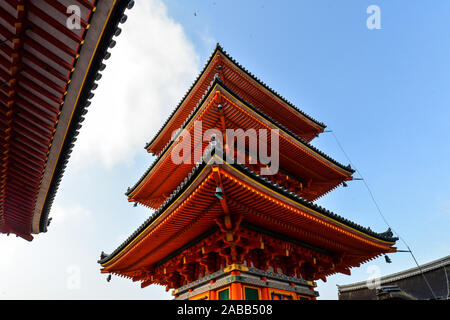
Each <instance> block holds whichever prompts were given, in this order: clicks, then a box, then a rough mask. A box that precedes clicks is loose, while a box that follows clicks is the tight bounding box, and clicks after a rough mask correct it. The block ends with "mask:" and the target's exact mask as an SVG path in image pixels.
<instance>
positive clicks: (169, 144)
mask: <svg viewBox="0 0 450 320" xmlns="http://www.w3.org/2000/svg"><path fill="white" fill-rule="evenodd" d="M216 84H219V85H220V86H222V87H223V88H224V89H225V90H227V91H228V92H229V93H230V94H231V95H232V96H233V97H235V98H236V99H237V100H239V101H240V102H241V103H243V104H244V105H245V106H247V107H248V108H250V109H251V110H253V111H255V112H256V113H257V114H259V115H260V116H262V117H263V118H265V119H266V120H267V121H269V122H271V123H272V124H274V125H275V126H277V127H279V128H281V129H282V130H283V131H285V132H287V133H288V134H289V135H291V136H292V137H293V138H294V139H296V140H297V141H299V142H300V143H302V144H303V145H305V146H306V147H308V148H309V149H311V150H313V151H314V152H316V153H318V154H319V155H321V156H322V157H324V158H325V159H327V160H328V161H330V162H332V163H333V164H335V165H336V166H338V167H340V168H341V169H343V170H345V171H347V172H348V173H349V174H350V175H351V174H353V173H354V172H355V170H353V169H352V168H351V167H350V166H349V165H347V166H344V165H343V164H341V163H339V162H338V161H336V160H334V159H333V158H331V157H330V156H328V155H327V154H325V153H324V152H322V151H320V150H319V149H317V148H316V147H314V146H313V145H311V144H309V143H308V142H306V141H305V140H303V139H302V138H301V137H299V136H297V135H296V134H295V133H293V132H292V131H291V130H289V129H288V128H286V127H285V126H283V125H282V124H281V123H279V122H277V121H275V120H274V119H272V118H271V117H269V116H268V115H266V114H265V113H264V112H262V111H261V110H259V109H258V108H256V107H255V106H253V105H252V104H250V103H249V102H248V101H246V100H245V99H244V98H242V97H241V96H239V95H238V94H237V93H235V92H234V91H233V90H232V89H231V88H229V87H228V86H227V85H226V84H225V83H223V82H222V81H221V80H220V78H219V77H215V78H214V80H213V81H212V83H211V85H210V86H209V87H208V89H207V91H206V93H205V94H204V95H203V97H202V99H201V100H200V102H199V103H198V104H197V105H196V107H195V108H194V110H192V112H191V114H190V115H189V116H188V117H187V118H186V120H185V121H184V123H183V124H182V126H181V129H184V128H185V126H186V125H187V124H188V123H189V122H190V121H191V119H192V118H193V117H194V116H195V115H196V114H197V112H198V110H199V109H200V108H201V106H202V105H203V103H204V102H205V101H206V99H207V98H208V97H209V95H210V94H211V92H212V90H213V89H214V87H215V85H216ZM174 140H175V137H174V138H173V139H171V140H170V141H169V142H168V143H167V144H166V146H165V147H164V148H163V149H162V151H161V152H160V153H159V154H158V155H157V156H156V159H155V160H154V161H153V162H152V164H151V165H150V167H149V168H148V169H147V170H146V171H145V173H144V174H143V175H142V176H141V178H140V179H139V180H138V181H137V182H136V183H135V184H134V186H133V187H131V188H128V190H127V192H126V193H125V195H127V196H129V195H130V194H131V193H132V192H133V191H134V190H135V189H136V188H137V187H138V186H139V184H140V183H141V182H142V181H143V180H144V179H145V177H146V176H147V175H148V173H149V172H150V171H151V170H152V169H153V167H154V166H155V165H156V164H157V163H158V162H159V160H160V159H161V157H162V156H163V155H164V154H165V152H166V151H167V150H168V149H169V148H170V147H171V146H172V144H173V141H174Z"/></svg>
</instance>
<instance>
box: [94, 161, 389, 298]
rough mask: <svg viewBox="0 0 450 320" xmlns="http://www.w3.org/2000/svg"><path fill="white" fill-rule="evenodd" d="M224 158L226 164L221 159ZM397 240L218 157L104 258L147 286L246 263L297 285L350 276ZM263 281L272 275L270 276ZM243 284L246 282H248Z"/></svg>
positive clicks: (176, 285)
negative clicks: (330, 277) (332, 275)
mask: <svg viewBox="0 0 450 320" xmlns="http://www.w3.org/2000/svg"><path fill="white" fill-rule="evenodd" d="M218 160H222V162H223V163H222V164H215V163H217V162H220V161H218ZM218 187H219V188H220V192H218V191H217V190H218ZM395 241H396V239H395V238H393V236H392V233H391V232H390V231H387V232H385V233H375V232H373V231H371V230H370V229H366V228H363V227H361V226H359V225H356V224H354V223H353V222H350V221H348V220H346V219H344V218H342V217H340V216H338V215H336V214H334V213H332V212H330V211H328V210H325V209H323V208H322V207H319V206H317V205H314V204H312V203H310V202H308V201H306V200H304V199H303V198H301V197H300V196H298V195H296V194H294V193H292V192H290V191H289V190H287V189H285V188H284V187H282V186H280V185H277V184H275V183H273V182H272V181H270V180H269V179H267V178H266V177H263V176H261V175H258V174H257V173H255V172H253V171H251V170H250V169H248V168H246V167H244V166H242V165H238V164H227V163H226V162H225V161H224V160H223V159H218V158H217V155H213V157H212V158H211V159H210V160H209V161H208V162H207V163H206V162H202V163H201V164H200V165H197V166H196V168H195V170H194V171H193V172H192V173H191V174H189V176H188V178H187V179H186V180H185V181H184V182H183V183H182V184H181V185H180V186H179V187H178V188H177V189H176V192H175V193H173V194H172V195H171V197H169V199H168V200H167V201H165V202H164V204H163V205H162V206H161V207H160V208H159V209H158V210H157V211H156V212H155V213H154V214H153V215H152V216H151V217H150V218H149V219H148V220H147V221H146V222H145V223H144V224H143V225H141V227H140V228H139V229H138V230H136V232H134V233H133V235H132V236H130V237H129V238H128V239H127V240H126V241H125V242H124V243H123V244H122V245H121V246H119V247H118V248H117V249H116V250H115V251H114V252H113V253H112V254H110V255H105V254H102V257H101V260H100V261H99V262H100V263H101V265H102V267H103V269H102V273H112V274H116V275H120V276H123V277H127V278H130V279H131V280H133V281H140V282H141V286H142V287H145V286H148V285H150V284H160V285H164V286H166V288H167V289H180V288H181V287H184V286H191V288H190V289H192V290H194V289H195V288H193V287H192V286H194V287H195V285H194V284H195V283H196V282H195V281H197V283H201V282H202V279H204V278H205V277H208V276H209V277H210V278H211V277H212V278H213V279H211V280H215V279H216V280H218V279H217V277H215V275H218V274H216V273H217V272H219V275H220V276H221V277H223V275H224V274H223V272H225V271H224V270H226V268H227V267H229V266H231V265H233V264H238V265H244V266H245V267H246V268H253V269H252V270H259V271H265V272H271V273H273V274H274V275H278V276H279V277H281V279H288V278H289V277H290V278H293V279H295V281H289V279H288V280H286V281H287V282H286V284H287V285H291V283H294V285H293V286H292V287H293V288H296V287H295V283H296V281H297V280H299V281H300V280H305V281H314V280H317V279H322V280H324V281H326V277H327V276H329V275H331V274H334V273H345V274H350V268H351V267H357V266H360V265H361V264H362V263H364V262H367V261H369V260H371V259H373V258H376V257H378V256H379V255H382V254H384V253H388V252H394V251H395V248H394V247H393V245H394V244H395ZM236 272H238V271H236ZM234 275H236V274H234ZM265 277H266V278H267V276H265ZM286 277H288V278H286ZM219 278H220V277H219ZM253 278H254V276H253ZM237 279H240V280H242V279H243V278H237ZM235 280H236V279H235ZM260 280H262V281H266V280H264V276H262V277H260ZM230 281H231V280H230ZM232 282H233V281H232ZM235 282H237V283H240V284H241V287H242V285H243V284H242V282H239V281H237V280H236V281H235ZM278 282H279V281H278ZM203 283H204V281H203ZM233 283H234V282H233ZM227 284H230V282H225V283H224V286H223V287H226V285H227ZM286 284H285V285H286ZM211 285H212V283H211ZM254 285H255V283H254ZM301 287H302V288H303V289H305V288H304V286H301ZM221 288H222V287H220V288H218V287H217V288H215V289H214V290H215V291H220V289H221ZM242 288H243V287H242ZM242 288H241V289H242ZM258 288H259V289H258V290H262V288H263V287H258ZM270 288H271V289H273V286H272V287H270ZM216 289H217V290H216ZM303 289H302V290H303ZM293 290H294V289H293ZM295 290H297V291H293V292H298V290H300V289H299V288H297V289H295ZM175 292H177V291H175ZM197 292H198V291H197ZM302 292H303V293H304V290H303V291H302ZM310 296H314V294H313V292H310Z"/></svg>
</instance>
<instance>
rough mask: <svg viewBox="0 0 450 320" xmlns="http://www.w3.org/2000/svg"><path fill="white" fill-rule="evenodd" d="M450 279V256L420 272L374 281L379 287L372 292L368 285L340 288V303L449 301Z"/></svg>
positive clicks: (401, 273) (423, 266) (350, 285)
mask: <svg viewBox="0 0 450 320" xmlns="http://www.w3.org/2000/svg"><path fill="white" fill-rule="evenodd" d="M422 272H423V275H422ZM424 276H425V279H426V281H425V279H424ZM449 276H450V256H446V257H444V258H442V259H438V260H435V261H432V262H430V263H427V264H424V265H421V266H420V269H419V268H411V269H408V270H405V271H401V272H398V273H394V274H391V275H388V276H385V277H381V278H378V279H374V280H371V283H378V284H379V285H378V286H377V287H376V288H372V286H371V287H370V288H369V286H368V285H367V282H358V283H352V284H347V285H342V286H340V285H338V291H339V300H386V299H395V300H398V299H400V300H415V299H418V300H427V299H446V300H447V299H449V298H450V290H449V288H450V282H449ZM427 281H428V284H427ZM428 285H429V286H428ZM430 287H431V290H430Z"/></svg>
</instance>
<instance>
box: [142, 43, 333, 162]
mask: <svg viewBox="0 0 450 320" xmlns="http://www.w3.org/2000/svg"><path fill="white" fill-rule="evenodd" d="M216 74H218V75H219V76H220V78H221V79H222V81H223V83H224V84H226V85H227V86H228V87H229V88H230V89H231V90H233V91H234V92H235V93H236V94H238V95H239V96H241V97H242V98H243V99H245V100H246V101H248V102H249V103H250V104H252V105H253V106H255V107H256V108H258V109H259V110H261V111H262V112H264V113H265V114H267V115H268V116H269V117H271V118H272V119H274V120H275V121H278V122H279V123H282V124H283V125H284V126H285V127H286V128H287V129H289V130H290V131H292V132H293V133H294V134H296V135H297V136H299V137H301V138H302V139H304V140H305V141H308V142H309V141H311V140H312V139H314V138H315V137H316V136H317V135H318V134H320V133H322V132H323V131H324V129H325V127H326V126H325V124H323V123H321V122H318V121H317V120H315V119H313V118H312V117H310V116H309V115H307V114H305V113H304V112H303V111H301V110H299V109H298V108H296V107H295V106H294V105H293V104H292V103H290V102H289V101H287V100H286V99H285V98H283V97H282V96H281V95H279V94H278V93H277V92H275V91H274V90H272V89H271V88H270V87H268V86H267V85H266V84H265V83H263V82H262V81H261V80H259V79H258V78H256V77H255V76H254V75H252V74H251V73H250V72H248V71H247V70H246V69H245V68H243V67H242V66H241V65H240V64H239V63H237V62H236V61H235V60H234V59H233V58H232V57H231V56H230V55H228V54H227V53H226V52H225V51H224V50H223V48H222V47H221V46H220V45H219V44H217V46H216V49H215V50H214V52H213V53H212V55H211V57H210V58H209V60H208V62H207V63H206V65H205V67H204V68H203V70H202V72H201V73H200V75H199V76H198V77H197V79H196V80H195V82H194V83H193V84H192V86H191V88H190V89H189V90H188V92H187V93H186V95H185V96H184V98H183V99H182V100H181V102H180V103H179V104H178V106H177V107H176V108H175V110H174V111H173V112H172V114H171V115H170V117H169V119H168V120H167V121H166V122H165V124H164V125H163V127H162V128H161V129H160V131H159V132H158V133H157V134H156V136H155V137H154V138H153V139H152V141H151V142H149V143H147V145H146V147H145V148H146V149H147V151H148V152H151V153H153V154H158V153H160V152H161V150H163V148H164V146H165V145H166V144H167V143H168V142H169V141H170V139H171V137H172V133H173V132H174V131H175V130H177V129H178V128H180V127H181V126H182V124H183V122H184V120H185V119H186V118H187V117H188V116H189V114H190V113H191V112H192V110H194V108H195V107H196V105H197V104H198V103H199V101H200V100H201V99H202V96H203V94H204V93H205V92H206V91H207V88H208V87H209V85H210V84H211V82H212V81H213V79H214V77H215V76H216Z"/></svg>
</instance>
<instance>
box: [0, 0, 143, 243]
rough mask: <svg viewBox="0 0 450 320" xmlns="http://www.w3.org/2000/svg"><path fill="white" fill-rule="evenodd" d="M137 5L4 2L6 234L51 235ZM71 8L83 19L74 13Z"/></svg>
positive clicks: (0, 209)
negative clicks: (54, 212) (91, 113)
mask: <svg viewBox="0 0 450 320" xmlns="http://www.w3.org/2000/svg"><path fill="white" fill-rule="evenodd" d="M133 3H134V2H133V1H130V0H105V1H96V0H74V1H66V0H60V1H52V0H42V1H41V0H29V1H18V0H6V1H3V2H1V3H0V127H1V133H0V157H1V159H2V160H1V163H2V167H1V169H0V232H1V233H7V234H9V233H13V234H16V235H18V236H21V237H23V238H25V239H27V240H32V239H33V236H32V234H38V233H41V232H46V231H47V226H48V224H49V212H50V209H51V206H52V202H53V199H54V198H55V195H56V192H57V190H58V186H59V184H60V182H61V179H62V176H63V173H64V170H65V168H66V166H67V163H68V160H69V157H70V154H71V152H72V148H73V146H74V143H75V141H76V140H77V135H78V133H79V130H80V128H81V126H82V122H83V121H84V117H85V115H86V113H87V108H88V106H89V105H90V103H91V101H90V100H91V99H92V98H93V96H94V93H93V92H92V91H93V90H95V88H96V87H97V86H98V84H97V81H98V80H100V78H101V76H102V75H101V71H102V70H104V68H105V67H106V65H105V64H104V63H103V60H106V59H108V58H109V56H110V53H109V52H108V48H110V47H111V48H112V47H113V46H114V45H115V40H114V39H113V37H115V36H118V35H119V34H120V31H121V30H120V28H119V27H118V24H119V23H121V22H122V23H123V22H125V20H126V18H127V17H126V15H124V11H125V9H126V8H127V7H128V8H131V7H132V6H133ZM71 5H72V6H73V7H70V8H71V9H74V8H78V9H79V12H80V15H81V16H80V19H76V17H75V16H74V15H77V14H78V13H77V11H76V10H74V11H73V12H72V11H71V10H68V8H69V6H71ZM70 8H69V9H70ZM69 20H70V23H72V25H70V23H69Z"/></svg>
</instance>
